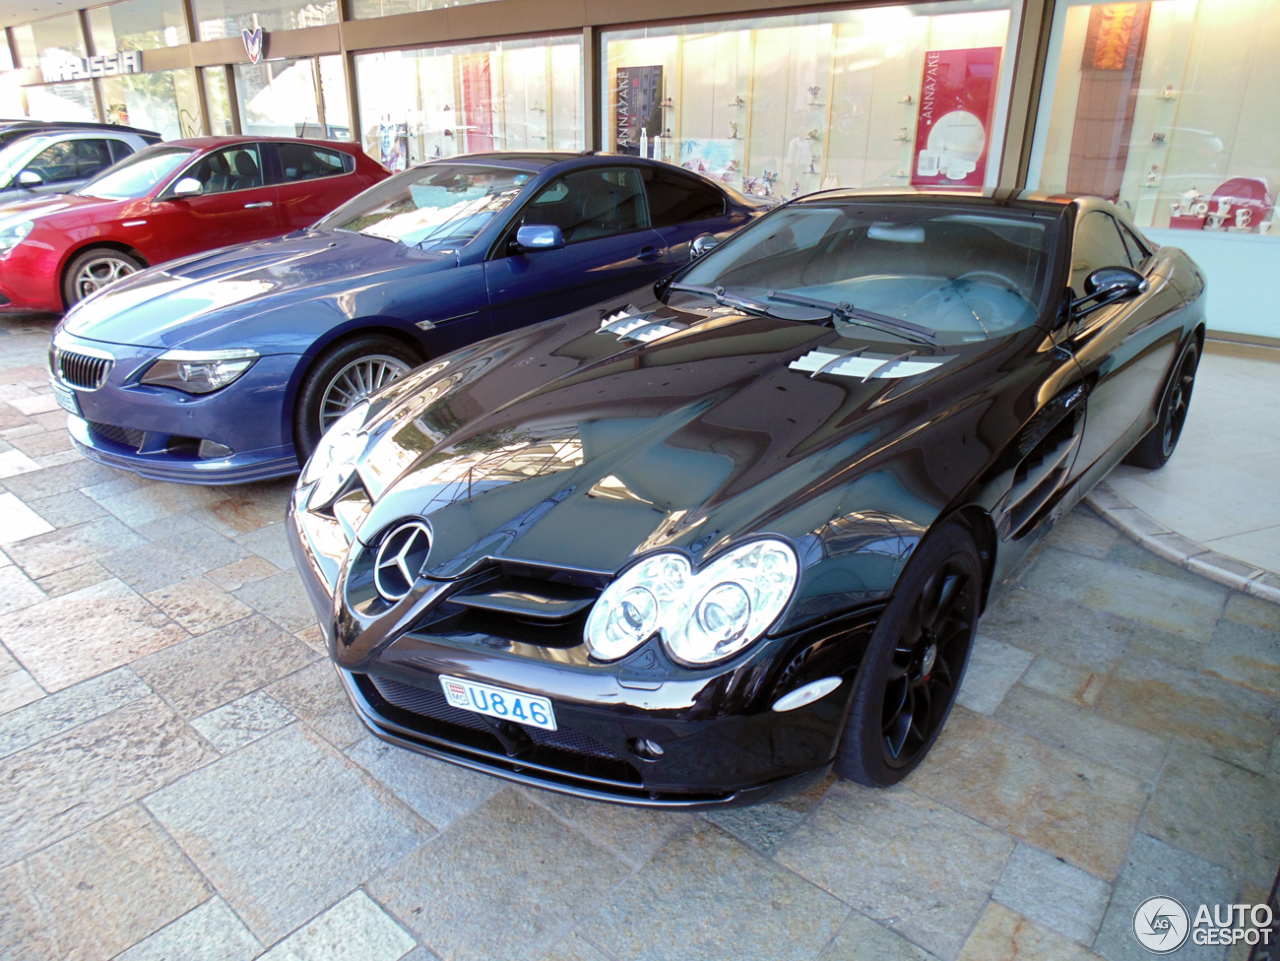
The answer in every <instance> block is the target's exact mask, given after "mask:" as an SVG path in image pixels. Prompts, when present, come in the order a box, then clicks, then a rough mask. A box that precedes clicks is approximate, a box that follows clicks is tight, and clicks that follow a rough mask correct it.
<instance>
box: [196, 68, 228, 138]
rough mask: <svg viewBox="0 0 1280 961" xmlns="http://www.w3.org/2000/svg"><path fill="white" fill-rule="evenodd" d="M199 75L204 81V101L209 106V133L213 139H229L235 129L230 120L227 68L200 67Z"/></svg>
mask: <svg viewBox="0 0 1280 961" xmlns="http://www.w3.org/2000/svg"><path fill="white" fill-rule="evenodd" d="M200 75H201V77H202V78H203V80H204V101H205V103H206V104H208V106H209V133H210V134H211V135H213V136H215V137H230V136H231V135H232V134H234V133H235V132H236V128H235V125H234V124H233V122H232V120H231V97H230V95H229V93H228V91H227V68H226V67H201V68H200Z"/></svg>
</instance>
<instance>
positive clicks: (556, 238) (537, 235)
mask: <svg viewBox="0 0 1280 961" xmlns="http://www.w3.org/2000/svg"><path fill="white" fill-rule="evenodd" d="M563 246H564V234H563V233H561V231H560V228H559V227H557V226H555V225H554V224H525V225H524V226H523V227H521V228H520V229H519V230H517V231H516V247H517V248H518V249H520V250H527V251H534V250H559V249H560V248H561V247H563Z"/></svg>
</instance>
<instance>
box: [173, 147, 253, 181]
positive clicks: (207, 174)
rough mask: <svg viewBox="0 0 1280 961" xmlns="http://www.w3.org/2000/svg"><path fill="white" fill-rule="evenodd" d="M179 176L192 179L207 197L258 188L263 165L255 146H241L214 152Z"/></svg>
mask: <svg viewBox="0 0 1280 961" xmlns="http://www.w3.org/2000/svg"><path fill="white" fill-rule="evenodd" d="M182 176H183V177H195V178H196V180H198V181H200V183H201V185H202V186H203V187H204V192H205V193H206V194H220V193H225V192H226V191H228V190H249V189H250V188H253V187H261V186H262V162H261V158H260V157H259V155H258V145H257V144H253V143H244V144H236V145H235V146H233V147H223V148H222V149H221V150H215V151H214V152H213V153H211V154H208V155H207V156H206V157H205V158H204V159H203V160H201V161H200V162H199V163H196V164H194V165H193V166H192V167H191V168H190V169H188V170H187V171H186V172H185V173H183V175H182Z"/></svg>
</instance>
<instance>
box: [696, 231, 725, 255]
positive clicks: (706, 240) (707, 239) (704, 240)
mask: <svg viewBox="0 0 1280 961" xmlns="http://www.w3.org/2000/svg"><path fill="white" fill-rule="evenodd" d="M719 246H720V241H719V240H717V239H716V235H715V234H698V236H696V237H694V238H693V243H691V244H689V259H690V260H697V259H698V258H699V257H702V256H705V255H706V254H709V253H711V251H713V250H715V249H716V248H717V247H719Z"/></svg>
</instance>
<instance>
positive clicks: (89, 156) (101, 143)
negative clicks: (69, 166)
mask: <svg viewBox="0 0 1280 961" xmlns="http://www.w3.org/2000/svg"><path fill="white" fill-rule="evenodd" d="M73 143H74V146H75V155H76V166H77V168H78V170H79V174H78V176H80V177H92V176H93V175H94V174H97V173H101V172H102V171H103V170H106V169H107V168H108V167H110V166H111V151H110V150H108V149H107V141H105V140H76V141H73Z"/></svg>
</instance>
